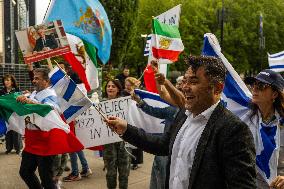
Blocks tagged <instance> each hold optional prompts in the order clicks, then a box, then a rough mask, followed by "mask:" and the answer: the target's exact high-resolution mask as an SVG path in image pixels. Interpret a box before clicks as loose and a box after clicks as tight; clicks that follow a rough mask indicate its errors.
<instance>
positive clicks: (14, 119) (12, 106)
mask: <svg viewBox="0 0 284 189" xmlns="http://www.w3.org/2000/svg"><path fill="white" fill-rule="evenodd" d="M17 96H19V94H17V93H14V94H8V95H4V96H0V117H1V118H2V119H3V120H5V122H6V125H7V130H15V131H17V132H19V133H23V131H25V149H24V150H25V151H26V152H29V153H32V154H36V155H41V156H47V155H56V154H62V153H67V152H76V151H80V150H82V149H83V148H84V147H83V145H82V144H81V142H80V141H79V140H78V139H77V138H76V136H74V134H72V132H70V129H69V126H68V125H67V124H66V123H65V122H64V121H63V120H62V119H61V118H60V116H59V114H58V113H57V112H56V111H55V110H53V109H52V107H51V106H49V105H45V104H22V103H19V102H17V101H16V98H17Z"/></svg>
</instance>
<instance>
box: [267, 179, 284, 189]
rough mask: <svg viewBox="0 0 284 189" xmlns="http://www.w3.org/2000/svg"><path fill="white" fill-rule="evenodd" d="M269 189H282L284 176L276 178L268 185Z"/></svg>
mask: <svg viewBox="0 0 284 189" xmlns="http://www.w3.org/2000/svg"><path fill="white" fill-rule="evenodd" d="M270 187H271V188H275V189H283V188H284V176H277V177H276V178H275V179H274V180H273V181H272V183H271V184H270Z"/></svg>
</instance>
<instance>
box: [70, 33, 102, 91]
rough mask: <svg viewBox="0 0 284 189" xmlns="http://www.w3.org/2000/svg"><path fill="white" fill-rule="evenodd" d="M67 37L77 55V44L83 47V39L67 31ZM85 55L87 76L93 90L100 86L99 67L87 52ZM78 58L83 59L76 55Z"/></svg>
mask: <svg viewBox="0 0 284 189" xmlns="http://www.w3.org/2000/svg"><path fill="white" fill-rule="evenodd" d="M67 39H68V42H69V44H70V48H71V51H72V52H73V53H74V54H75V55H77V54H78V50H77V46H79V47H81V46H82V45H83V41H82V40H81V39H80V38H78V37H76V36H74V35H71V34H68V33H67ZM84 55H85V57H86V67H85V73H86V78H87V80H88V83H89V85H90V87H91V90H94V89H97V88H98V87H99V73H98V69H97V68H96V66H95V65H94V63H93V62H92V60H91V59H90V57H89V56H88V54H87V53H86V52H85V54H84ZM76 58H77V59H78V60H79V59H81V58H80V57H78V56H76ZM79 61H82V60H79Z"/></svg>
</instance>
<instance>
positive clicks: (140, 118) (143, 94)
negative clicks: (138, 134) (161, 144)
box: [127, 89, 169, 134]
mask: <svg viewBox="0 0 284 189" xmlns="http://www.w3.org/2000/svg"><path fill="white" fill-rule="evenodd" d="M135 94H137V95H138V96H139V97H140V98H141V99H143V100H144V101H145V102H146V103H147V104H148V105H150V106H152V107H158V108H165V107H168V106H169V104H168V103H167V102H165V101H164V100H163V99H161V97H160V96H159V95H157V94H156V93H151V92H148V91H144V90H139V89H135ZM128 108H129V109H128V112H131V113H130V114H129V115H128V120H127V122H128V123H129V124H130V125H133V126H136V127H138V128H140V129H143V130H144V131H145V132H147V133H152V134H161V133H164V127H165V120H163V119H159V118H156V117H154V116H151V115H149V114H147V113H145V112H143V111H142V110H141V109H140V108H138V107H137V105H136V102H135V101H133V100H132V101H131V103H130V104H129V107H128Z"/></svg>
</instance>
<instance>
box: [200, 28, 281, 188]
mask: <svg viewBox="0 0 284 189" xmlns="http://www.w3.org/2000/svg"><path fill="white" fill-rule="evenodd" d="M202 55H207V56H215V57H219V58H220V59H221V60H222V62H223V64H224V65H225V67H226V69H227V70H228V72H227V76H226V81H225V88H224V90H223V94H222V101H223V103H224V104H225V106H226V107H227V108H228V109H229V110H230V111H232V112H233V113H234V114H235V115H237V116H238V117H239V118H240V119H241V120H242V121H244V122H245V123H246V124H247V125H248V126H249V128H250V130H251V132H252V134H253V136H254V143H255V146H256V165H257V167H256V169H257V171H258V173H259V174H260V175H261V176H262V177H263V179H264V180H265V181H266V182H267V183H268V184H270V183H271V182H272V180H273V179H274V178H275V177H276V176H277V162H278V154H279V151H278V150H279V145H280V135H279V127H278V126H276V125H277V124H275V123H273V124H272V125H269V126H267V125H264V124H263V123H262V120H261V119H258V118H259V117H260V118H261V115H260V114H258V117H255V116H254V117H253V119H251V118H250V115H251V112H250V111H251V110H250V108H249V103H250V101H251V98H252V95H251V93H250V91H249V90H248V88H247V87H246V85H245V83H244V82H243V81H242V79H241V77H240V76H239V75H238V73H237V72H236V71H235V70H234V68H233V67H232V65H231V64H230V63H229V61H228V60H227V59H226V58H225V56H224V55H223V54H222V53H221V48H220V45H219V43H218V40H217V38H216V37H215V35H214V34H211V33H208V34H205V35H204V46H203V50H202ZM276 117H277V116H276ZM278 117H279V116H278ZM277 122H278V121H277Z"/></svg>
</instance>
